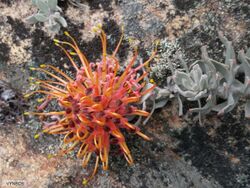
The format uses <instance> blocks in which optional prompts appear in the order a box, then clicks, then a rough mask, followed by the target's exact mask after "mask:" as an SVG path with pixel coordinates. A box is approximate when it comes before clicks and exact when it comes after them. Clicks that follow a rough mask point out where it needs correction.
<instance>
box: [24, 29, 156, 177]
mask: <svg viewBox="0 0 250 188" xmlns="http://www.w3.org/2000/svg"><path fill="white" fill-rule="evenodd" d="M98 31H99V32H98V34H99V36H100V38H101V41H102V47H103V54H102V60H101V61H100V62H96V63H89V62H88V60H87V59H86V57H85V55H84V54H83V53H82V52H81V51H80V49H79V47H78V45H77V43H76V42H75V40H74V39H73V38H72V37H71V36H70V35H69V34H68V33H67V32H65V35H66V36H68V37H69V38H70V39H71V41H72V43H69V42H63V41H59V40H54V41H55V44H56V45H57V46H59V47H60V48H61V49H62V50H63V51H64V52H65V54H66V55H67V56H68V58H69V60H70V61H71V63H72V65H73V67H74V68H75V69H76V71H77V73H76V77H75V78H74V79H72V78H70V77H69V76H68V75H66V74H65V73H63V72H62V71H61V70H59V69H58V68H56V67H54V66H52V65H41V66H40V68H31V69H32V70H37V71H41V72H44V73H46V74H48V75H49V76H51V77H52V78H53V79H52V80H37V82H38V83H39V85H40V87H41V88H44V89H45V90H37V91H34V92H32V93H30V94H27V95H26V97H28V96H30V95H32V94H34V93H42V94H45V95H46V99H45V101H44V102H43V103H42V104H41V105H40V106H39V107H38V110H43V109H44V108H46V106H47V104H48V103H49V102H50V101H51V100H52V99H55V100H56V101H57V102H58V104H59V105H60V107H61V109H62V111H59V112H43V113H42V112H41V113H40V112H27V113H26V114H33V115H39V116H53V115H57V116H59V117H60V118H59V119H58V120H57V121H52V122H50V123H46V124H45V126H44V132H46V133H49V134H65V137H64V140H63V141H64V143H65V144H67V145H68V146H69V147H68V148H67V149H64V150H62V151H61V152H62V153H68V152H69V151H71V150H73V149H74V148H75V147H76V146H79V147H80V148H79V150H78V153H77V157H79V158H82V159H83V166H84V167H86V165H87V164H88V161H89V160H90V158H91V156H95V159H96V162H95V168H94V171H93V174H92V175H91V177H93V175H94V174H95V173H96V171H97V167H98V164H99V163H100V162H101V164H102V167H103V169H104V170H107V169H108V162H109V159H108V157H109V152H110V145H111V144H116V145H118V146H119V147H120V150H121V152H122V153H123V155H124V157H125V158H126V160H127V161H128V163H129V164H132V163H133V159H132V156H131V154H130V151H129V149H128V147H127V144H126V142H125V138H124V136H123V134H122V132H121V130H122V129H126V130H128V131H133V132H134V133H136V134H137V135H139V136H141V137H142V138H144V139H146V140H150V138H149V137H147V136H146V135H144V134H143V133H142V132H141V131H140V129H139V128H138V127H137V126H135V125H133V124H131V123H129V121H128V116H131V115H132V116H134V115H139V116H148V115H149V113H148V112H146V111H143V110H140V109H138V107H137V106H138V105H136V103H138V102H139V101H140V99H141V97H142V96H143V95H145V94H147V93H149V92H151V91H152V90H153V89H154V87H155V86H153V87H151V88H149V89H144V85H145V83H144V82H143V79H144V78H145V77H146V76H147V73H146V72H144V73H143V74H142V75H140V76H138V71H139V70H140V69H142V68H143V66H146V65H147V64H148V63H149V61H151V60H152V58H153V57H154V55H155V53H156V51H154V52H153V53H152V55H151V57H150V58H149V59H148V60H147V61H146V62H145V63H143V64H141V65H139V66H138V67H136V68H133V65H134V63H135V60H136V57H137V52H135V55H134V56H133V58H132V59H131V61H130V63H129V64H128V65H127V67H126V68H125V70H124V71H123V73H121V74H118V70H119V68H120V65H119V62H118V60H117V59H116V58H115V55H116V53H117V51H118V49H119V46H120V44H121V41H122V37H121V39H120V41H119V43H118V45H117V47H116V49H115V51H114V53H113V54H112V55H107V54H106V34H105V33H104V31H103V30H102V29H101V28H99V30H98ZM64 46H69V47H71V48H72V50H74V53H72V52H70V53H69V52H68V51H67V50H66V49H65V48H64ZM75 54H77V56H78V57H79V59H80V61H81V63H82V67H80V68H79V67H78V66H77V64H76V63H75V61H74V58H73V57H72V55H75ZM50 70H51V71H52V72H50ZM54 73H56V74H54Z"/></svg>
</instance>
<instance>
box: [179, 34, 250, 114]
mask: <svg viewBox="0 0 250 188" xmlns="http://www.w3.org/2000/svg"><path fill="white" fill-rule="evenodd" d="M219 38H220V40H221V41H222V42H223V44H224V45H225V47H226V50H225V62H224V63H221V62H218V61H215V60H213V59H211V58H209V56H208V53H207V50H206V46H203V47H202V48H201V51H202V59H201V60H199V61H196V62H194V63H193V64H191V65H189V66H188V65H187V64H185V63H183V64H184V65H183V66H184V69H185V71H181V70H174V81H175V85H176V89H177V91H178V93H179V94H180V95H182V96H184V97H185V98H186V99H187V100H189V101H198V105H199V107H198V108H193V109H190V111H192V112H198V113H199V114H200V115H201V114H207V113H208V112H210V111H211V110H213V111H217V112H218V115H221V114H224V113H227V112H229V111H231V110H232V109H233V108H234V107H235V106H236V104H237V103H238V101H239V99H240V98H241V97H246V99H247V102H246V105H245V116H246V117H250V100H249V99H248V98H249V95H250V49H248V51H247V52H246V53H244V51H240V52H239V54H238V58H237V57H236V54H235V52H234V49H233V47H232V42H231V41H228V40H227V39H226V38H225V37H224V36H223V35H222V33H219ZM237 59H238V60H239V62H240V63H237ZM239 73H243V74H244V76H245V80H244V82H243V83H242V82H241V81H240V80H239V79H238V78H237V75H238V74H239ZM202 98H205V100H206V104H205V105H204V106H203V107H201V103H200V99H202ZM218 98H223V99H225V102H222V103H218V102H217V101H218V100H217V99H218Z"/></svg>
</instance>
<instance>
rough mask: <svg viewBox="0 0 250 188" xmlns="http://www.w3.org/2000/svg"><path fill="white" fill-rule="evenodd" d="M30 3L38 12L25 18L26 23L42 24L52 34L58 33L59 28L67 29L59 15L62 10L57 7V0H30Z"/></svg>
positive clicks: (65, 23) (64, 21)
mask: <svg viewBox="0 0 250 188" xmlns="http://www.w3.org/2000/svg"><path fill="white" fill-rule="evenodd" d="M32 3H33V4H34V5H35V6H36V7H37V8H38V9H39V10H38V12H37V13H36V14H34V15H31V16H29V17H28V18H26V21H27V22H28V23H30V24H35V23H37V22H44V23H45V26H46V27H47V28H48V30H49V32H51V33H52V34H56V33H58V32H59V30H60V28H61V26H63V27H67V22H66V20H65V19H64V18H63V17H62V16H61V14H60V12H62V9H61V8H60V7H59V6H57V0H32Z"/></svg>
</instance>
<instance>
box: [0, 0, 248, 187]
mask: <svg viewBox="0 0 250 188" xmlns="http://www.w3.org/2000/svg"><path fill="white" fill-rule="evenodd" d="M82 2H83V3H84V4H85V5H86V7H85V9H83V10H81V9H79V8H77V7H74V6H72V5H69V4H67V2H66V0H64V1H60V3H59V6H61V7H62V9H63V16H64V17H65V19H66V20H67V22H68V28H67V30H68V31H69V32H70V33H71V34H72V35H73V36H74V37H75V38H76V39H77V41H78V42H79V45H80V47H81V49H82V50H83V51H84V52H85V53H86V56H87V57H88V59H90V61H95V60H96V59H98V58H100V55H101V45H100V40H99V38H98V37H96V36H95V35H94V34H93V32H91V28H92V27H93V26H95V25H96V24H98V23H102V24H103V28H104V30H105V31H106V33H107V36H108V42H109V46H108V51H109V53H111V52H112V50H114V48H115V46H116V44H117V41H118V40H119V37H120V35H121V25H123V26H124V33H125V39H126V40H124V41H123V44H122V46H121V49H120V51H119V53H118V56H119V59H120V60H121V62H126V61H127V60H128V59H129V58H130V56H131V51H132V46H133V44H131V43H130V42H129V41H130V39H133V41H135V43H138V44H139V46H138V47H139V56H140V57H139V58H140V59H142V60H145V59H147V58H148V56H149V54H150V52H151V50H152V47H153V43H154V41H155V40H158V39H161V44H160V46H161V49H160V51H159V55H158V57H157V58H156V59H155V61H154V62H153V64H152V66H153V67H154V68H153V69H152V70H155V71H153V72H152V76H153V77H154V78H155V79H156V81H157V82H158V83H159V84H161V85H164V81H165V80H164V78H165V77H166V76H167V75H169V71H168V67H167V59H168V60H171V61H173V62H176V58H175V55H174V54H175V53H176V52H181V53H182V55H183V57H184V58H185V60H186V61H193V60H197V59H199V58H200V47H201V46H202V45H208V49H209V54H210V55H211V57H213V58H215V59H218V60H221V59H223V47H222V44H221V43H220V41H219V39H218V37H217V31H218V30H221V31H223V33H224V34H225V35H226V36H227V37H228V38H229V39H230V40H232V41H233V44H234V46H235V47H236V50H239V49H242V48H243V49H246V48H247V47H250V5H249V1H248V0H233V1H232V0H222V1H217V0H211V1H205V0H201V1H197V0H164V1H161V0H159V1H155V0H135V1H130V0H105V1H104V0H86V1H82ZM0 10H1V11H0V79H1V80H4V82H0V187H6V188H9V187H12V186H13V185H11V183H16V184H17V185H18V186H19V187H34V188H40V187H41V188H46V187H49V188H57V187H58V188H61V187H72V188H73V187H74V188H75V187H83V184H82V181H83V178H84V177H86V176H87V175H88V174H89V173H91V169H92V168H91V167H93V165H94V164H93V162H92V163H90V164H89V167H88V168H87V169H83V168H82V167H81V161H79V160H78V159H76V157H75V154H74V153H71V154H69V155H68V156H66V157H61V158H58V157H51V156H53V155H54V154H56V153H57V151H58V150H59V147H60V145H61V140H62V138H61V137H60V136H51V135H44V134H41V123H40V121H39V120H38V119H37V118H34V117H28V118H24V117H23V116H22V113H23V112H24V111H26V110H32V109H33V108H34V106H35V103H36V102H35V101H32V100H30V101H27V100H26V101H25V100H24V99H23V98H22V94H21V93H24V92H26V91H28V90H31V89H32V88H33V87H34V86H32V85H29V84H28V77H29V76H34V75H36V76H41V75H37V74H35V73H33V72H30V71H29V70H28V68H29V67H30V66H38V65H40V64H43V63H48V64H53V65H55V66H58V67H59V68H61V69H63V70H64V71H65V72H67V73H68V74H72V68H71V67H70V66H69V64H68V60H67V58H66V57H65V56H64V54H63V53H62V52H61V51H60V50H59V49H58V48H56V47H55V46H54V44H53V41H52V39H51V37H50V36H49V35H48V32H47V30H46V28H45V27H44V26H43V24H36V25H28V24H27V23H26V22H25V21H24V20H25V18H26V17H27V16H29V15H31V14H32V13H34V12H36V9H35V8H34V7H32V5H31V1H30V0H17V1H6V0H0ZM62 32H63V30H62V31H61V32H60V33H59V34H58V35H56V38H60V39H62V38H64V36H63V34H62ZM176 63H178V62H176ZM243 102H244V101H243ZM185 105H186V106H188V105H190V104H185ZM186 108H187V107H186ZM176 111H177V110H176V105H175V103H174V101H172V103H171V104H170V103H169V104H167V105H166V107H164V108H163V109H162V110H159V111H157V112H156V113H155V114H154V115H153V117H152V118H151V120H150V121H149V122H148V123H147V125H146V126H144V127H142V130H143V131H144V132H145V133H146V134H147V135H149V136H151V137H152V138H153V141H151V142H146V141H144V140H142V139H140V138H138V137H136V136H134V135H126V140H127V143H128V146H129V148H130V149H131V153H132V155H133V157H134V160H135V164H134V165H133V166H128V165H127V164H126V161H125V159H124V158H122V157H119V156H118V157H117V156H111V157H110V168H109V171H107V172H103V171H102V170H99V171H98V174H97V175H96V176H95V178H94V179H93V180H92V181H90V182H89V183H88V184H87V185H86V187H100V188H103V187H117V188H125V187H128V188H130V187H131V188H132V187H133V188H139V187H144V188H146V187H157V188H158V187H159V188H160V187H170V188H171V187H173V188H189V187H202V188H203V187H204V188H205V187H207V188H220V187H225V188H227V187H232V188H235V187H238V188H245V187H250V158H249V156H250V128H249V126H250V122H249V120H247V119H245V118H244V115H243V109H242V105H239V106H238V107H237V108H236V109H235V110H234V111H232V112H231V113H229V114H227V115H225V116H224V117H217V116H216V115H215V114H211V115H209V116H207V117H206V119H205V123H204V125H203V126H200V125H198V124H197V121H196V119H195V117H194V116H192V115H190V114H188V113H186V115H185V116H184V117H183V118H182V119H181V118H179V117H177V115H176ZM37 134H39V135H40V136H39V137H34V135H37ZM17 185H16V186H17Z"/></svg>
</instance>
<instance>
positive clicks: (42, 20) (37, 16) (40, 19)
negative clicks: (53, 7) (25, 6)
mask: <svg viewBox="0 0 250 188" xmlns="http://www.w3.org/2000/svg"><path fill="white" fill-rule="evenodd" d="M34 17H35V18H36V19H37V21H39V22H45V21H47V19H48V18H47V17H46V16H44V15H43V14H41V13H37V14H35V15H34Z"/></svg>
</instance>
